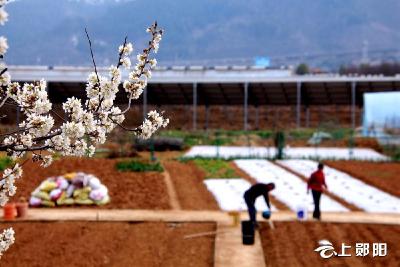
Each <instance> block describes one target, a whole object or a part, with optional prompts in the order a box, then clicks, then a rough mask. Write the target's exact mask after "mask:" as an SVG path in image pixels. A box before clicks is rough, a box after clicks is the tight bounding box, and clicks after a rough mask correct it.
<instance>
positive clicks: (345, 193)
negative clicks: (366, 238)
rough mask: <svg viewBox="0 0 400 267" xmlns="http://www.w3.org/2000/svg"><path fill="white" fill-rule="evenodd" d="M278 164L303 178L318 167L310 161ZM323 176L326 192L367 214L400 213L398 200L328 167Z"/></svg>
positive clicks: (284, 161) (283, 161)
mask: <svg viewBox="0 0 400 267" xmlns="http://www.w3.org/2000/svg"><path fill="white" fill-rule="evenodd" d="M278 162H279V163H280V164H282V165H284V166H285V167H287V168H289V169H291V170H293V171H294V172H296V173H299V174H300V175H303V176H305V177H308V176H309V175H310V174H311V173H312V172H313V171H315V170H316V169H317V165H318V162H316V161H312V160H280V161H278ZM324 174H325V178H326V182H327V184H328V190H329V191H330V192H332V193H333V194H335V195H336V196H338V197H340V198H342V199H344V200H346V201H347V202H348V203H351V204H353V205H355V206H357V207H359V208H361V209H363V210H365V211H367V212H389V213H391V212H394V213H399V212H400V209H399V207H400V198H398V197H396V196H393V195H391V194H388V193H387V192H384V191H382V190H379V189H378V188H376V187H374V186H371V185H369V184H366V183H364V182H363V181H361V180H359V179H357V178H356V177H353V176H351V175H349V174H347V173H345V172H341V171H339V170H336V169H334V168H330V167H328V166H327V167H325V168H324Z"/></svg>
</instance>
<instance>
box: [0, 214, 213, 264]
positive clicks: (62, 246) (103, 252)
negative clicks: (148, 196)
mask: <svg viewBox="0 0 400 267" xmlns="http://www.w3.org/2000/svg"><path fill="white" fill-rule="evenodd" d="M7 226H9V225H8V224H4V223H3V224H2V225H1V228H5V227H7ZM12 226H13V228H14V230H15V231H16V232H17V238H18V242H16V243H15V244H14V245H13V246H12V247H11V248H10V249H9V250H8V251H7V253H6V254H5V255H4V256H3V257H2V258H1V266H15V267H22V266H30V267H31V266H40V267H46V266H142V267H148V266H193V267H209V266H212V263H213V253H214V238H213V237H207V236H206V237H198V238H192V239H184V236H185V235H189V234H193V233H198V232H207V231H215V224H213V223H200V224H193V223H188V224H186V223H185V224H166V223H119V222H118V223H117V222H114V223H100V222H97V223H93V222H90V223H89V222H54V223H40V222H38V223H14V224H13V225H12Z"/></svg>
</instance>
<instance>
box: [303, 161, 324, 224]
mask: <svg viewBox="0 0 400 267" xmlns="http://www.w3.org/2000/svg"><path fill="white" fill-rule="evenodd" d="M323 170H324V164H322V163H319V164H318V170H317V171H315V172H314V173H313V174H311V176H310V179H308V181H307V194H308V193H309V191H310V189H311V192H312V196H313V199H314V207H315V208H314V212H313V218H315V219H317V220H320V219H321V211H320V209H319V203H320V200H321V195H322V193H323V192H324V191H325V190H327V189H328V186H327V185H326V183H325V175H324V172H323Z"/></svg>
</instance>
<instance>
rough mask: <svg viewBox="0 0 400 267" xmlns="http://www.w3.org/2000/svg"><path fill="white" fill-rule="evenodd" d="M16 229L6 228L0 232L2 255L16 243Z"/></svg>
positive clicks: (0, 254)
mask: <svg viewBox="0 0 400 267" xmlns="http://www.w3.org/2000/svg"><path fill="white" fill-rule="evenodd" d="M14 234H15V232H14V230H13V229H12V228H8V229H5V230H4V231H3V233H2V234H0V257H1V256H2V255H3V252H4V251H6V250H7V249H8V248H9V247H10V246H11V245H12V244H14V241H15V238H14Z"/></svg>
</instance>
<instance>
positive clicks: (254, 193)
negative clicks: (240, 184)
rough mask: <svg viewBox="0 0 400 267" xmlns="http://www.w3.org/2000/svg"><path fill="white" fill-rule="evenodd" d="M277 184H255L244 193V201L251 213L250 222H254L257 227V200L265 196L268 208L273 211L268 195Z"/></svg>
mask: <svg viewBox="0 0 400 267" xmlns="http://www.w3.org/2000/svg"><path fill="white" fill-rule="evenodd" d="M274 188H275V184H274V183H269V184H261V183H259V184H254V185H252V186H251V187H250V189H248V190H247V191H246V192H245V193H244V200H245V202H246V205H247V210H248V212H249V217H250V221H252V222H253V223H254V224H255V225H256V223H257V221H256V214H257V210H256V207H255V206H254V204H255V202H256V199H257V198H258V197H259V196H263V197H264V199H265V202H266V203H267V206H268V208H269V209H270V210H271V206H270V204H269V196H268V193H269V192H270V191H272V190H274Z"/></svg>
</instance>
